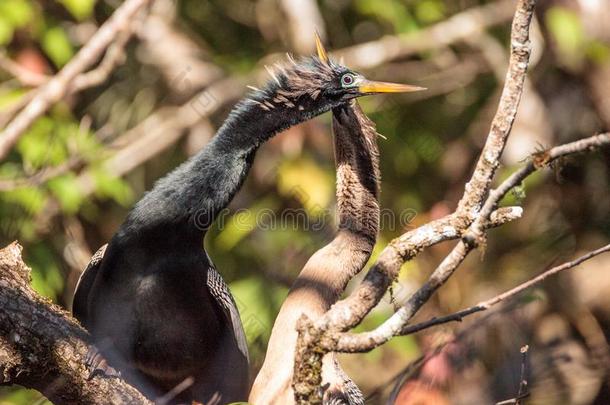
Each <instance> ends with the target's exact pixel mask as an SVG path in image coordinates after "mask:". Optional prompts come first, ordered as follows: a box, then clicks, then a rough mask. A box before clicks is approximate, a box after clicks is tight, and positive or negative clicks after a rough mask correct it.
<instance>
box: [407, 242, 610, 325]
mask: <svg viewBox="0 0 610 405" xmlns="http://www.w3.org/2000/svg"><path fill="white" fill-rule="evenodd" d="M609 251H610V244H609V245H606V246H604V247H601V248H599V249H597V250H594V251H591V252H589V253H587V254H585V255H583V256H580V257H578V258H577V259H574V260H572V261H569V262H566V263H563V264H561V265H559V266H555V267H553V268H551V269H549V270H547V271H545V272H543V273H541V274H540V275H538V276H536V277H534V278H532V279H530V280H528V281H526V282H523V283H521V284H519V285H518V286H516V287H514V288H511V289H510V290H508V291H505V292H503V293H502V294H499V295H496V296H495V297H493V298H490V299H488V300H486V301H482V302H479V303H478V304H476V305H473V306H471V307H469V308H465V309H462V310H460V311H457V312H455V313H453V314H450V315H445V316H441V317H438V318H432V319H429V320H427V321H424V322H420V323H417V324H414V325H409V326H407V327H405V328H404V329H403V330H402V331H401V334H402V335H410V334H413V333H416V332H419V331H422V330H424V329H428V328H431V327H433V326H438V325H442V324H445V323H449V322H461V321H462V320H463V319H464V318H465V317H467V316H469V315H472V314H475V313H477V312H482V311H486V310H488V309H490V308H491V307H493V306H495V305H497V304H499V303H501V302H503V301H506V300H507V299H510V298H513V297H514V296H516V295H518V294H520V293H521V292H523V291H525V290H527V289H528V288H531V287H533V286H535V285H537V284H540V283H542V282H543V281H544V280H546V279H547V278H548V277H551V276H554V275H556V274H557V273H560V272H562V271H565V270H569V269H572V268H574V267H576V266H578V265H580V264H581V263H583V262H585V261H587V260H589V259H591V258H593V257H595V256H597V255H600V254H602V253H605V252H609Z"/></svg>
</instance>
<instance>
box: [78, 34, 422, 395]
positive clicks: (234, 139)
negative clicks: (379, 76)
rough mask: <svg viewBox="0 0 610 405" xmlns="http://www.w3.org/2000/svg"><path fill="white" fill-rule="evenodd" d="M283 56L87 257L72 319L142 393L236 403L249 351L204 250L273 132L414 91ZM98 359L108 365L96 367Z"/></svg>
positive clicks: (321, 54)
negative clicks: (177, 391)
mask: <svg viewBox="0 0 610 405" xmlns="http://www.w3.org/2000/svg"><path fill="white" fill-rule="evenodd" d="M317 45H318V57H309V58H304V59H302V60H300V61H299V62H295V61H291V62H292V63H290V64H288V66H286V67H285V68H281V69H279V70H278V71H277V72H276V74H275V75H274V76H273V79H272V80H270V82H269V83H268V85H267V86H266V87H265V88H264V89H262V90H258V91H255V92H253V93H251V94H250V95H249V97H248V98H246V99H244V100H242V101H241V102H239V103H238V104H237V106H236V107H235V108H234V109H233V111H232V112H231V113H230V115H229V117H228V118H227V120H226V121H225V122H224V124H223V125H222V126H221V127H220V129H219V130H218V132H217V134H216V136H215V137H214V138H213V139H212V140H211V141H210V142H209V143H208V145H206V146H205V147H204V148H203V149H202V150H201V151H200V152H199V153H197V154H196V155H195V156H193V157H192V158H191V159H189V160H188V161H187V162H185V163H183V164H182V165H181V166H179V167H178V168H176V169H175V170H174V171H173V172H171V173H170V174H168V175H167V176H166V177H164V178H162V179H161V180H159V181H158V182H157V183H156V184H155V186H154V188H153V189H152V190H151V191H150V192H148V193H147V194H146V195H145V196H144V197H143V198H142V199H141V200H140V201H139V202H138V203H137V204H136V205H135V207H134V208H133V209H132V211H131V212H130V213H129V214H128V216H127V218H126V220H125V222H124V223H123V224H122V225H121V226H120V228H119V230H118V231H117V233H116V234H115V235H114V236H113V238H112V240H111V241H110V242H109V244H108V246H107V247H106V248H105V249H104V248H102V249H101V250H100V251H99V252H98V253H97V254H96V255H95V256H94V257H93V259H92V261H91V263H90V264H89V266H88V267H87V269H86V270H85V272H84V273H83V275H82V276H81V279H80V280H79V284H78V285H77V288H76V292H75V295H74V303H73V313H74V315H75V316H76V318H77V319H78V320H80V321H81V323H82V324H83V325H84V326H85V327H86V328H87V329H88V331H89V332H90V333H91V335H92V337H93V340H94V343H95V345H96V347H97V351H93V352H92V353H91V354H92V356H91V358H92V360H93V362H92V367H94V368H95V367H99V368H101V369H104V368H105V369H106V371H107V370H109V369H110V368H114V369H116V370H118V371H119V372H121V373H122V375H123V376H124V377H125V378H126V379H127V380H128V381H129V382H131V383H132V384H134V385H135V386H137V387H138V388H139V389H140V390H142V391H143V392H144V393H145V394H146V395H148V396H150V397H151V398H154V397H157V396H158V395H161V394H163V393H165V392H167V391H169V390H171V389H172V388H173V387H175V386H176V385H178V384H180V383H181V382H183V381H184V380H185V379H187V378H189V377H191V378H193V379H194V383H193V384H192V385H191V386H190V388H189V389H187V390H186V391H184V392H183V393H182V394H181V396H180V397H179V398H178V400H180V401H190V400H196V401H199V402H203V403H207V402H208V401H210V400H212V399H214V400H217V401H219V403H226V402H231V401H239V400H244V399H246V397H247V391H248V352H247V346H246V340H245V337H244V332H243V329H242V326H241V321H240V318H239V313H238V311H237V308H236V306H235V303H234V301H233V298H232V296H231V294H230V292H229V290H228V288H227V285H226V284H225V282H224V281H223V279H222V278H221V276H220V275H219V274H218V272H217V271H216V270H215V268H214V265H213V263H212V261H211V260H210V258H209V256H208V255H207V253H206V252H205V250H204V249H203V238H204V236H205V233H206V231H207V229H208V228H209V226H210V225H211V224H212V223H213V221H214V219H215V217H216V216H217V214H218V213H219V212H220V211H221V210H222V209H223V208H224V207H226V206H227V205H228V204H229V202H230V201H231V199H232V198H233V196H234V195H235V193H236V192H237V191H238V190H239V188H240V186H241V185H242V183H243V181H244V179H245V177H246V175H247V173H248V171H249V169H250V167H251V165H252V161H253V159H254V155H255V152H256V150H257V149H258V147H259V146H260V145H261V144H262V143H263V142H265V141H267V140H268V139H269V138H271V137H272V136H274V135H275V134H277V133H278V132H280V131H282V130H284V129H287V128H289V127H291V126H293V125H295V124H298V123H300V122H303V121H306V120H308V119H310V118H312V117H314V116H316V115H319V114H322V113H324V112H326V111H329V110H330V109H332V108H335V107H339V106H343V105H347V103H349V102H350V100H352V99H354V98H356V97H360V96H364V95H367V94H375V93H387V92H407V91H416V90H419V89H420V88H418V87H415V86H408V85H401V84H393V83H383V82H374V81H369V80H367V79H365V78H364V77H363V76H361V75H360V74H358V73H356V72H354V71H352V70H350V69H348V68H346V67H344V66H341V65H339V64H336V63H334V62H332V61H330V60H329V59H328V57H327V56H326V53H325V51H324V49H323V48H322V45H321V43H320V41H319V39H318V38H317ZM106 361H107V362H108V363H107V364H108V365H109V366H110V367H106V366H105V364H106Z"/></svg>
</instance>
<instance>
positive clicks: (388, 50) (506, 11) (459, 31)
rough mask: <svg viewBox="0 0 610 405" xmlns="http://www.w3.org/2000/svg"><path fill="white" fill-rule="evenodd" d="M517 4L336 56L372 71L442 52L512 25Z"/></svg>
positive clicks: (487, 8)
mask: <svg viewBox="0 0 610 405" xmlns="http://www.w3.org/2000/svg"><path fill="white" fill-rule="evenodd" d="M513 10H514V1H512V0H508V1H504V0H502V1H497V2H492V3H489V4H486V5H484V6H480V7H473V8H470V9H468V10H466V11H463V12H461V13H459V14H456V15H454V16H452V17H450V18H448V19H447V20H445V21H442V22H439V23H437V24H434V25H432V26H430V27H428V28H426V29H423V30H420V31H417V32H415V33H412V34H406V35H397V36H385V37H383V38H381V39H379V40H376V41H371V42H365V43H363V44H358V45H354V46H351V47H349V48H345V49H342V50H340V51H337V52H333V53H332V54H333V56H335V57H337V58H344V60H345V64H346V65H347V66H352V67H354V68H359V69H370V68H373V67H375V66H379V65H381V64H383V63H387V62H389V61H391V60H394V59H398V58H404V57H405V56H409V55H413V54H416V53H418V52H423V51H427V50H431V49H439V48H442V47H445V46H447V45H449V44H452V43H455V42H459V41H462V40H465V39H467V38H469V37H471V36H473V35H478V33H480V32H482V31H484V30H486V29H487V28H489V27H491V26H494V25H497V24H501V23H503V22H505V21H509V20H510V18H511V17H512V15H513Z"/></svg>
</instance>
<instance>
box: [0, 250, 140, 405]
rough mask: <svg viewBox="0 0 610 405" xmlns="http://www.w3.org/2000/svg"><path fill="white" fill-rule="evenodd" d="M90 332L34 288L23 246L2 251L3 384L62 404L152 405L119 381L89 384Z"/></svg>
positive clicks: (0, 352)
mask: <svg viewBox="0 0 610 405" xmlns="http://www.w3.org/2000/svg"><path fill="white" fill-rule="evenodd" d="M88 347H89V346H88V343H87V333H86V332H85V331H84V330H83V329H82V328H81V327H80V326H79V325H78V324H77V323H76V321H74V320H73V319H72V318H71V317H70V315H69V314H68V313H66V312H65V311H64V310H62V309H61V308H59V307H58V306H57V305H54V304H52V303H51V302H49V301H48V300H47V299H45V298H42V297H41V296H39V295H38V294H37V293H36V292H35V291H34V290H33V289H32V287H31V286H30V269H29V268H28V267H27V266H26V265H25V263H23V261H22V259H21V247H20V246H19V245H18V244H17V243H12V244H11V245H9V246H8V247H6V248H4V249H2V250H0V385H13V384H18V385H22V386H24V387H27V388H33V389H36V390H38V391H40V392H41V393H43V394H44V395H45V396H46V397H47V398H48V399H49V400H51V401H52V402H54V403H58V404H102V403H103V404H150V403H151V402H150V401H148V400H147V399H146V398H145V397H144V396H142V394H140V392H139V391H137V390H136V389H135V388H133V387H132V386H130V385H128V384H127V383H125V382H123V381H122V380H120V379H115V378H113V379H106V378H100V377H96V378H93V379H91V380H88V379H87V378H88V375H89V372H88V370H87V369H86V368H85V365H84V359H85V355H86V353H87V349H88Z"/></svg>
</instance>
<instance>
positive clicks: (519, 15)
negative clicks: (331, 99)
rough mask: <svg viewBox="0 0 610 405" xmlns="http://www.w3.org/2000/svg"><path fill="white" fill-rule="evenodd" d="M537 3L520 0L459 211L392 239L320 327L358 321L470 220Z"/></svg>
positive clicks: (515, 90)
mask: <svg viewBox="0 0 610 405" xmlns="http://www.w3.org/2000/svg"><path fill="white" fill-rule="evenodd" d="M534 3H535V1H533V0H520V1H519V3H518V5H517V10H516V12H515V17H514V20H513V26H512V35H511V57H510V63H509V69H508V73H507V78H506V82H505V85H504V90H503V92H502V97H501V99H500V104H499V106H498V111H497V113H496V116H495V117H494V120H493V122H492V125H491V130H490V132H489V135H488V137H487V141H486V144H485V147H484V148H483V151H482V152H481V157H480V158H479V161H478V163H477V166H476V169H475V172H474V174H473V176H472V178H471V180H470V181H469V182H468V183H467V184H466V189H465V192H464V196H463V197H462V199H461V200H460V202H459V204H458V209H457V211H456V212H455V213H454V214H451V215H448V216H446V217H444V218H441V219H439V220H436V221H434V222H431V223H429V224H427V225H424V226H423V227H421V228H419V229H417V230H415V231H412V232H408V233H406V234H404V235H402V236H401V237H399V238H397V239H395V240H393V241H392V242H391V243H390V244H389V245H388V246H387V247H386V248H385V249H384V250H383V251H382V252H381V254H380V256H379V259H378V260H377V263H375V265H374V266H373V268H372V269H371V270H370V271H369V272H368V274H367V275H366V277H365V278H364V280H363V282H362V283H361V284H360V285H359V286H358V288H357V289H356V290H355V291H354V292H353V293H352V294H351V295H350V296H349V297H348V298H346V299H345V300H343V301H340V302H338V303H337V304H335V305H334V306H333V307H332V308H331V309H330V311H328V312H327V313H326V315H325V316H324V317H323V318H321V319H320V320H319V321H317V322H316V327H317V328H320V329H328V328H330V327H331V326H332V328H336V329H338V330H343V331H345V330H348V329H350V328H352V327H354V326H355V325H357V324H358V323H360V322H361V320H362V319H363V318H364V316H366V314H368V312H369V311H370V310H371V309H372V308H373V307H374V306H375V305H377V303H378V302H379V301H380V300H381V298H382V297H383V295H384V294H385V291H386V290H387V288H388V287H389V285H390V283H391V282H392V280H394V279H395V278H396V276H397V275H398V272H399V270H400V267H401V266H402V264H403V263H404V262H405V261H406V260H410V259H412V258H413V257H415V255H417V254H418V253H419V252H420V251H421V250H423V249H424V248H426V247H429V246H431V245H433V244H436V243H439V242H441V241H444V240H449V239H454V238H457V237H459V236H460V235H461V233H462V232H463V231H464V230H465V229H466V228H467V227H468V226H469V225H470V223H471V222H472V220H473V219H474V216H475V214H476V211H477V210H478V207H479V206H480V205H481V204H482V201H483V198H484V196H485V195H486V194H487V191H488V190H489V187H490V185H491V181H492V178H493V175H494V174H495V172H496V169H497V167H498V165H499V157H500V154H501V153H502V150H503V149H504V145H505V144H506V140H507V138H508V134H509V133H510V129H511V126H512V123H513V121H514V119H515V115H516V113H517V107H518V103H519V100H520V97H521V93H522V90H523V83H524V80H525V73H526V69H527V63H528V60H529V53H530V47H529V41H528V35H529V23H530V21H531V17H532V15H533V9H534ZM462 245H463V243H460V244H459V245H458V247H460V246H462ZM452 253H453V254H452V255H451V256H450V257H448V258H447V259H446V261H444V262H443V263H442V264H441V266H439V269H437V271H436V272H435V273H436V275H437V276H435V279H436V280H438V281H439V282H440V284H442V280H444V279H446V277H448V276H449V275H450V274H451V273H452V272H453V270H452V269H454V267H453V264H454V263H461V261H462V260H463V258H464V257H465V255H466V254H467V252H466V250H465V249H464V248H463V247H460V248H459V249H458V248H456V249H454V252H452ZM447 274H449V275H447ZM433 282H434V281H433ZM440 284H439V286H440ZM436 288H438V287H436ZM415 298H416V299H421V298H425V297H415ZM403 312H404V311H403ZM405 315H406V314H405ZM397 316H399V315H397ZM405 322H406V321H405V320H403V321H402V322H399V323H400V324H404V323H405Z"/></svg>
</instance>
